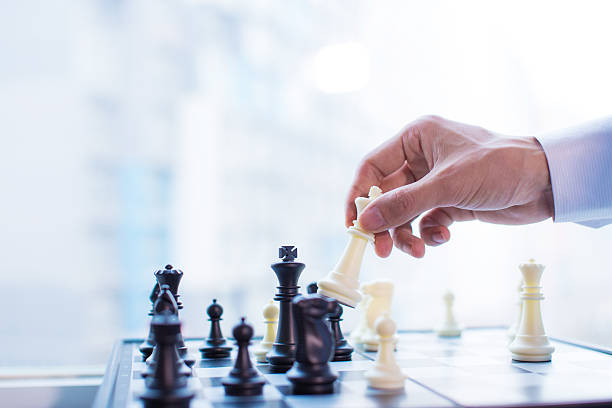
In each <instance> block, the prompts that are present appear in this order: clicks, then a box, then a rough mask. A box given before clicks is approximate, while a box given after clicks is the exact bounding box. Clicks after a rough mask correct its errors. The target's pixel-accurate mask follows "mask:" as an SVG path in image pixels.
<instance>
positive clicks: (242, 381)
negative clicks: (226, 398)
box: [221, 317, 266, 397]
mask: <svg viewBox="0 0 612 408" xmlns="http://www.w3.org/2000/svg"><path fill="white" fill-rule="evenodd" d="M244 320H245V319H244V317H243V318H242V319H241V321H240V323H239V324H237V325H236V326H234V330H233V331H232V334H233V335H234V339H236V344H237V345H238V355H237V356H236V362H235V363H234V368H233V369H232V370H231V371H230V372H229V375H228V376H227V377H225V378H223V380H221V384H223V387H225V394H226V395H235V396H240V397H245V396H251V395H261V393H262V391H263V386H264V384H265V383H266V381H265V380H264V378H263V377H262V376H261V375H259V373H258V372H257V370H256V369H255V368H253V364H252V363H251V357H250V356H249V344H251V343H250V342H251V338H252V337H253V327H251V326H250V325H249V324H247V323H245V321H244Z"/></svg>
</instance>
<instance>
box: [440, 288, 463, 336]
mask: <svg viewBox="0 0 612 408" xmlns="http://www.w3.org/2000/svg"><path fill="white" fill-rule="evenodd" d="M442 299H444V306H445V315H444V316H445V317H444V323H442V325H441V326H440V327H438V328H437V329H436V333H438V336H440V337H459V336H461V330H462V327H461V325H460V324H459V323H457V320H456V319H455V314H454V313H453V304H454V302H455V295H453V293H452V292H451V291H448V292H446V293H445V294H444V296H443V298H442Z"/></svg>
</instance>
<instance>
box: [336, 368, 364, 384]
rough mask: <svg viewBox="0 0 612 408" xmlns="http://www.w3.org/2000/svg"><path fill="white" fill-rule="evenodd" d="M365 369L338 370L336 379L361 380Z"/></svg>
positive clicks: (342, 380)
mask: <svg viewBox="0 0 612 408" xmlns="http://www.w3.org/2000/svg"><path fill="white" fill-rule="evenodd" d="M365 373H366V370H355V371H338V381H341V382H343V383H344V382H346V381H362V380H363V379H364V374H365Z"/></svg>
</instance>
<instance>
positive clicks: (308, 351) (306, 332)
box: [287, 294, 338, 394]
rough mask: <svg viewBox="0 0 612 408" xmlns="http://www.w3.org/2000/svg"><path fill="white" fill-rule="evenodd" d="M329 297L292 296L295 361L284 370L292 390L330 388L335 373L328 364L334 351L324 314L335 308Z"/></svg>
mask: <svg viewBox="0 0 612 408" xmlns="http://www.w3.org/2000/svg"><path fill="white" fill-rule="evenodd" d="M336 305H337V302H336V301H335V300H332V299H330V298H327V297H324V296H321V295H316V294H311V295H307V296H299V297H296V298H295V299H294V300H293V312H294V313H295V322H296V328H297V341H298V343H297V352H296V357H295V364H294V365H293V367H292V368H291V370H289V371H288V372H287V378H288V379H289V381H291V383H292V384H293V393H294V394H329V393H332V392H334V382H335V381H336V379H337V378H338V375H337V374H336V373H335V372H334V371H332V369H331V368H330V366H329V360H330V359H331V358H332V355H333V354H334V340H333V337H332V333H331V331H330V330H329V327H328V325H327V323H326V322H325V316H326V315H327V314H328V313H331V312H333V311H334V309H335V308H336Z"/></svg>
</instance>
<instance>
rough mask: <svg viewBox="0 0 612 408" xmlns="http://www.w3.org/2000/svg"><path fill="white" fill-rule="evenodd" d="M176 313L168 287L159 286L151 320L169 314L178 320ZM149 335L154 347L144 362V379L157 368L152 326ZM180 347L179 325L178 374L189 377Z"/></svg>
mask: <svg viewBox="0 0 612 408" xmlns="http://www.w3.org/2000/svg"><path fill="white" fill-rule="evenodd" d="M177 311H178V306H177V304H176V301H175V300H174V296H172V292H171V291H170V287H169V286H168V285H161V289H160V291H159V294H158V296H157V299H156V300H155V305H154V306H153V318H155V316H160V315H165V314H171V315H174V316H176V318H177V319H178V312H177ZM151 333H153V343H154V344H155V347H154V348H153V352H152V353H151V356H149V358H148V359H147V360H146V362H147V366H148V369H147V370H145V371H144V372H143V373H142V376H143V377H145V378H147V377H148V376H149V375H151V374H153V372H154V371H155V367H156V366H157V363H158V362H159V358H160V354H159V353H160V348H159V347H157V339H156V337H155V332H154V330H153V326H151ZM181 344H182V346H181ZM182 347H185V343H184V341H183V336H182V334H181V332H180V325H179V332H178V334H177V338H176V353H177V364H178V366H179V372H180V374H182V375H185V376H190V375H191V365H190V364H189V363H188V362H187V361H185V360H184V359H183V357H182V356H181V348H182ZM185 349H186V348H185ZM183 354H186V353H183Z"/></svg>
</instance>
